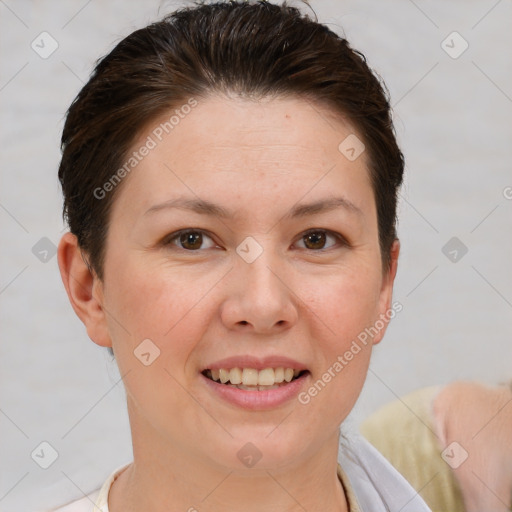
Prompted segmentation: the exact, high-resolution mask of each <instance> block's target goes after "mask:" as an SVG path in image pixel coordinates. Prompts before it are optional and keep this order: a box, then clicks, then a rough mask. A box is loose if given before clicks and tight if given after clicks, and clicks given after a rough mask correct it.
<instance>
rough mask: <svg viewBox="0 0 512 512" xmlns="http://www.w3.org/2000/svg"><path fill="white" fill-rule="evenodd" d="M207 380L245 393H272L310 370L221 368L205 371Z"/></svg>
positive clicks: (203, 372)
mask: <svg viewBox="0 0 512 512" xmlns="http://www.w3.org/2000/svg"><path fill="white" fill-rule="evenodd" d="M201 373H202V374H203V375H204V376H205V377H206V378H208V379H210V380H212V381H213V382H216V383H217V384H224V385H225V386H229V387H233V388H238V389H242V390H244V391H270V390H272V389H278V388H280V387H283V386H286V385H287V384H289V383H290V382H293V381H295V380H298V379H300V378H302V377H304V376H306V375H307V374H309V371H308V370H303V369H297V368H286V367H277V368H264V369H262V370H258V369H256V368H238V367H236V368H219V369H209V368H207V369H205V370H203V371H202V372H201Z"/></svg>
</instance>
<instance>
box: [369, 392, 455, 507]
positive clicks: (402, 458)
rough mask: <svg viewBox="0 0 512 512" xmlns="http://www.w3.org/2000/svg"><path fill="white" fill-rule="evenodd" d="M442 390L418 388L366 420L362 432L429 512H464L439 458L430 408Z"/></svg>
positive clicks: (447, 469)
mask: <svg viewBox="0 0 512 512" xmlns="http://www.w3.org/2000/svg"><path fill="white" fill-rule="evenodd" d="M441 389H442V387H441V386H432V387H428V388H423V389H419V390H417V391H414V392H413V393H410V394H408V395H406V396H405V397H403V398H401V399H400V400H396V401H394V402H392V403H390V404H387V405H385V406H384V407H382V408H381V409H379V410H378V411H377V412H376V413H374V414H373V415H371V416H370V417H369V418H368V419H367V420H365V421H364V422H363V424H362V426H361V433H362V434H363V436H365V437H366V439H368V440H369V441H370V443H372V444H373V445H374V446H375V448H377V450H378V451H379V452H380V453H382V455H384V457H386V459H388V460H389V462H391V464H392V465H393V466H394V467H395V468H396V469H397V470H398V472H399V473H401V474H402V475H403V476H404V477H405V479H406V480H408V481H409V483H410V484H411V485H412V486H413V487H414V489H416V490H417V491H418V492H419V494H420V495H421V497H422V498H423V499H424V501H425V502H426V503H427V505H428V506H429V507H430V508H431V509H432V512H464V503H463V499H462V494H461V491H460V488H459V485H458V483H457V482H456V480H455V478H454V476H453V474H452V470H451V468H450V466H448V464H447V463H446V462H445V461H444V460H443V459H442V457H441V452H442V450H443V448H444V447H442V446H440V444H439V440H438V438H437V435H436V432H435V428H434V421H433V413H432V405H433V400H434V398H435V396H437V394H438V392H439V391H440V390H441Z"/></svg>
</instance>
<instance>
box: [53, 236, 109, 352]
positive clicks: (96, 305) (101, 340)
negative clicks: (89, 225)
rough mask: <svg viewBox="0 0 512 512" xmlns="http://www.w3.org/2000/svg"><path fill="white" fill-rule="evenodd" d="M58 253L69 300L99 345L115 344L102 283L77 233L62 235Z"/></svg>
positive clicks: (92, 338) (91, 336)
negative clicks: (81, 248)
mask: <svg viewBox="0 0 512 512" xmlns="http://www.w3.org/2000/svg"><path fill="white" fill-rule="evenodd" d="M57 256H58V262H59V270H60V275H61V278H62V282H63V283H64V287H65V288H66V292H67V294H68V298H69V302H70V303H71V306H72V307H73V309H74V311H75V313H76V314H77V316H78V317H79V318H80V320H82V322H83V324H84V325H85V327H86V329H87V334H88V335H89V337H90V338H91V340H92V341H94V342H95V343H97V344H98V345H101V346H103V347H111V346H112V342H111V340H110V336H109V334H108V329H107V319H106V316H105V311H104V309H103V305H102V302H103V293H102V283H101V281H100V280H99V278H98V277H97V276H96V274H95V273H94V271H93V270H92V269H90V268H89V266H88V265H87V263H86V261H85V260H84V257H83V254H82V251H81V250H80V247H79V246H78V241H77V238H76V236H75V235H73V234H72V233H66V234H65V235H64V236H63V237H62V238H61V240H60V243H59V247H58V251H57Z"/></svg>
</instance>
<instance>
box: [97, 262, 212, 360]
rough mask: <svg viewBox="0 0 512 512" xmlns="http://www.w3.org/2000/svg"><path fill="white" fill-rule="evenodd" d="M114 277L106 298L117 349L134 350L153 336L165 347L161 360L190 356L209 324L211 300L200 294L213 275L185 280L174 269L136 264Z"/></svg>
mask: <svg viewBox="0 0 512 512" xmlns="http://www.w3.org/2000/svg"><path fill="white" fill-rule="evenodd" d="M110 276H111V281H110V283H108V284H109V285H110V286H109V288H108V289H110V290H111V293H110V294H108V293H107V294H106V297H105V300H106V307H107V309H108V310H109V312H110V313H111V319H110V321H109V329H110V331H111V334H112V337H113V342H114V344H117V345H118V348H119V350H124V351H127V350H131V351H132V352H133V350H134V349H136V347H137V346H138V345H139V344H140V343H141V342H142V341H143V340H146V339H150V340H152V341H153V342H154V343H155V344H156V346H157V347H159V349H160V351H161V356H163V357H162V359H161V360H160V363H163V364H165V362H166V360H167V359H172V361H175V362H176V361H177V360H179V358H180V357H181V358H184V357H186V353H187V352H188V351H189V350H191V348H192V345H193V343H192V342H193V340H194V339H198V336H200V333H201V332H202V330H204V329H205V328H206V327H207V322H206V315H205V314H204V307H205V306H206V305H207V301H202V300H201V299H202V298H203V297H204V296H205V295H206V294H207V292H208V290H209V288H211V286H212V283H210V281H211V279H202V280H194V279H188V278H187V279H184V277H183V275H181V276H180V275H179V273H178V272H176V271H172V272H171V271H167V272H166V271H165V269H158V271H157V269H151V268H144V267H143V266H142V265H136V264H133V265H131V266H129V265H125V266H124V269H123V271H122V272H121V271H119V272H117V274H116V272H111V274H110ZM128 333H129V334H128ZM189 340H190V341H189ZM114 350H115V349H114Z"/></svg>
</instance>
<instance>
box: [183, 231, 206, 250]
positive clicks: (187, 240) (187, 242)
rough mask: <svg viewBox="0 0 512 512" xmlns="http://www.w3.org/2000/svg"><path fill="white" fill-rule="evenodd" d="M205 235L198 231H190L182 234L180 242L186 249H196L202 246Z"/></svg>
mask: <svg viewBox="0 0 512 512" xmlns="http://www.w3.org/2000/svg"><path fill="white" fill-rule="evenodd" d="M202 243H203V235H202V233H199V232H197V231H189V232H188V233H182V234H181V235H180V244H181V245H182V247H183V248H185V249H190V250H196V249H200V248H201V244H202Z"/></svg>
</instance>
